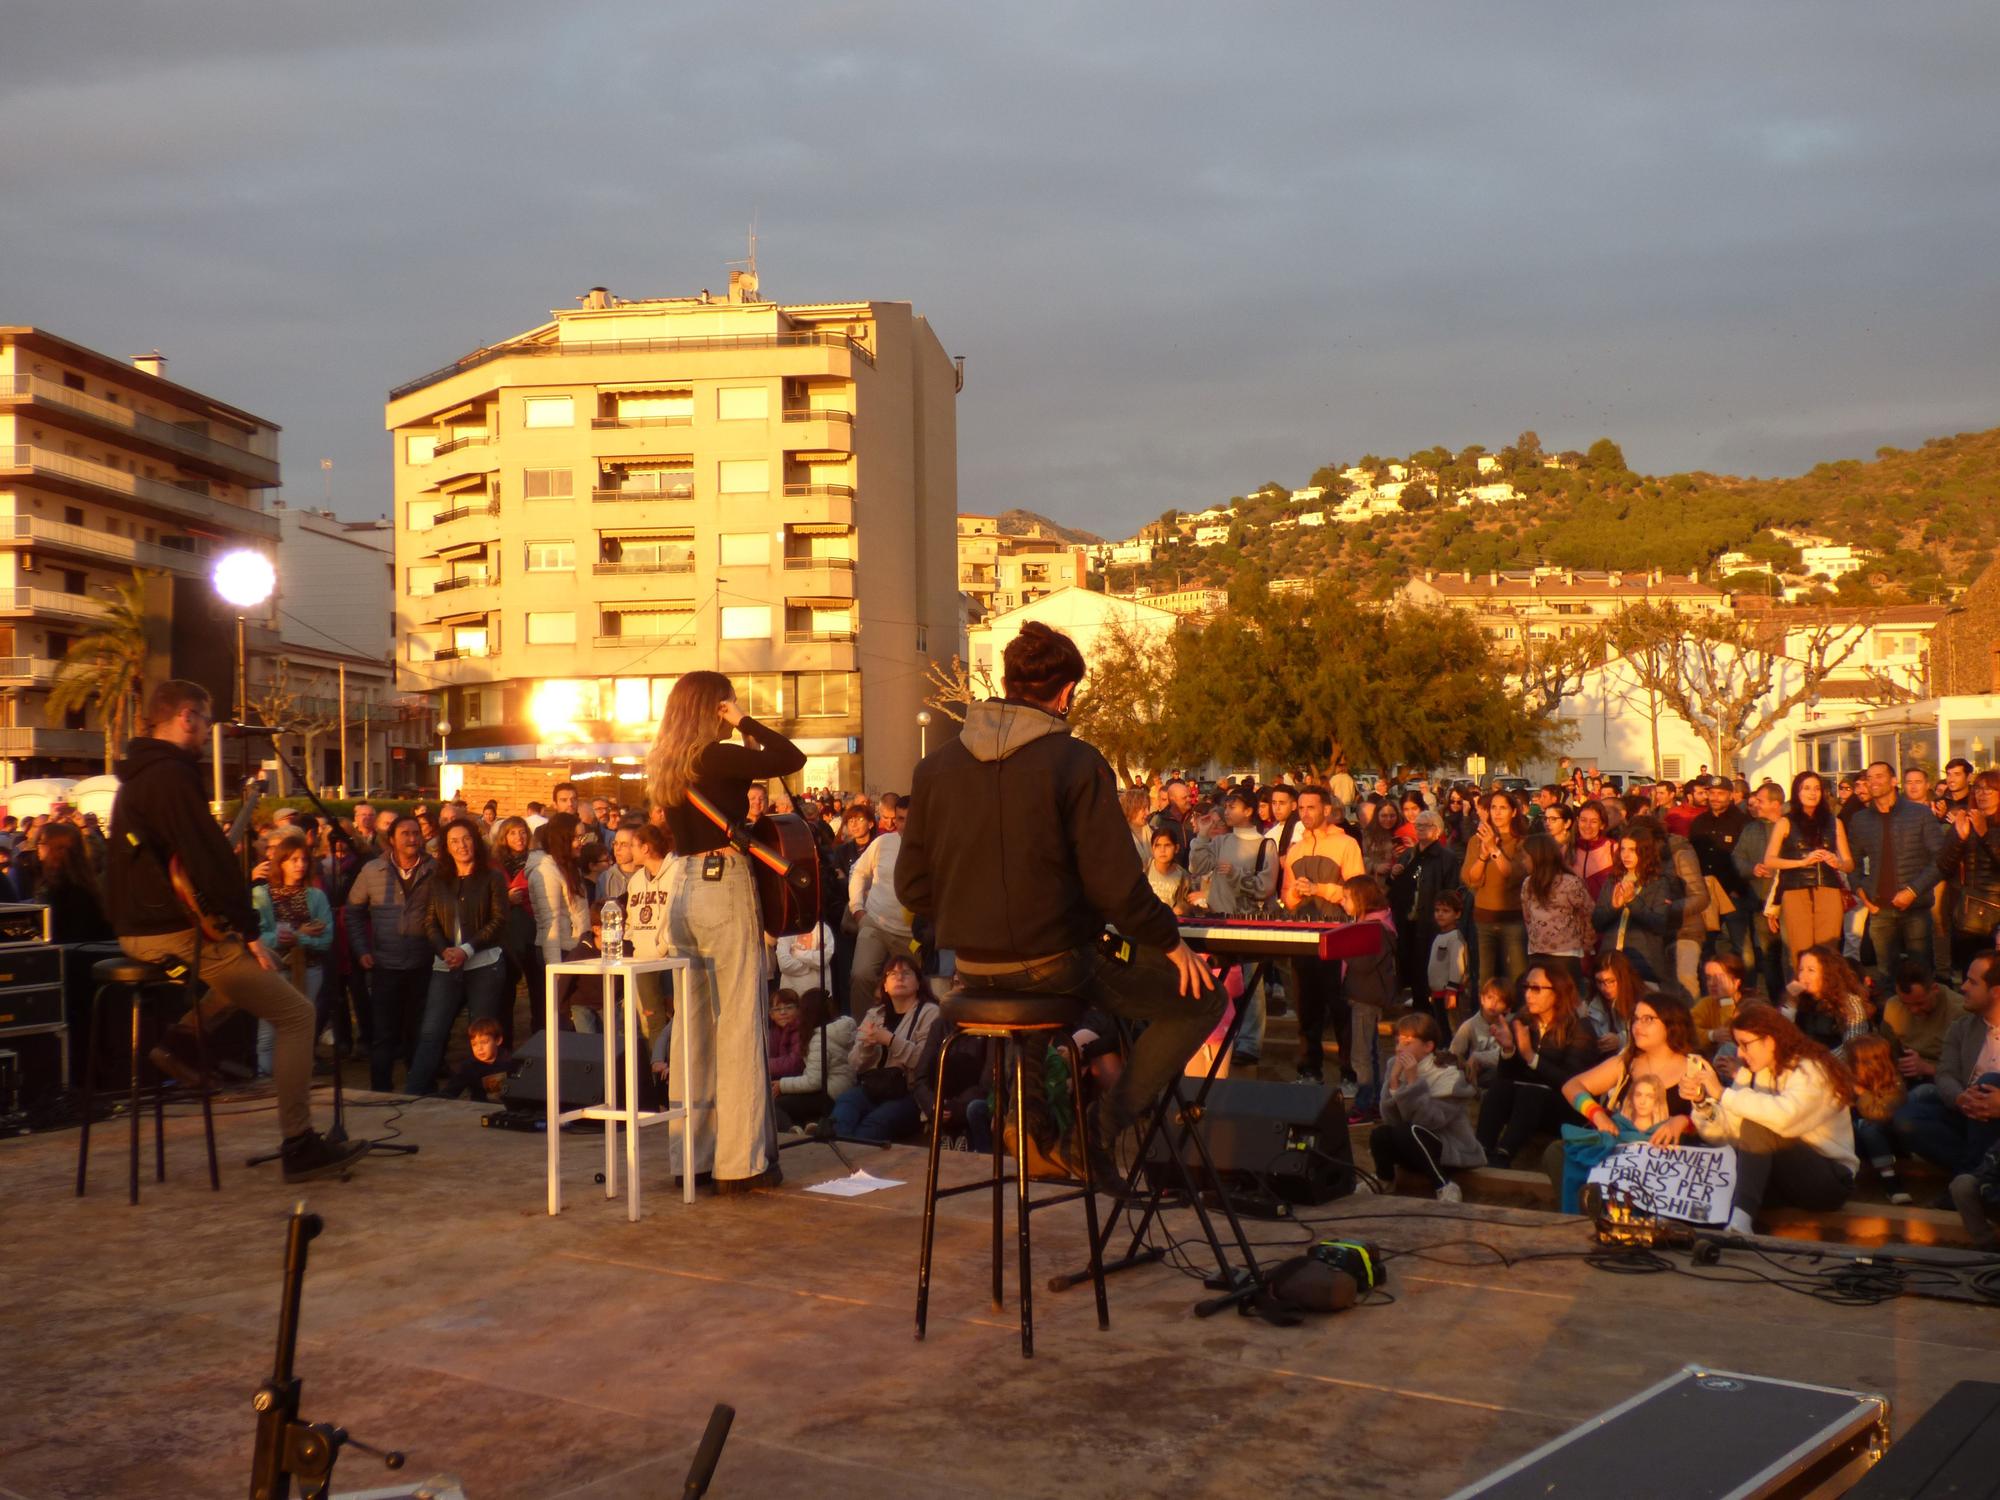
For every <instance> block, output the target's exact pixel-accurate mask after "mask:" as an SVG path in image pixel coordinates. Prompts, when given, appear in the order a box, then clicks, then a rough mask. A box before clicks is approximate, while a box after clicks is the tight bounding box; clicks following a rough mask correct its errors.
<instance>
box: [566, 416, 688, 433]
mask: <svg viewBox="0 0 2000 1500" xmlns="http://www.w3.org/2000/svg"><path fill="white" fill-rule="evenodd" d="M692 426H694V418H693V417H592V418H591V419H590V427H591V430H592V431H593V432H622V431H624V430H626V429H628V428H633V427H692Z"/></svg>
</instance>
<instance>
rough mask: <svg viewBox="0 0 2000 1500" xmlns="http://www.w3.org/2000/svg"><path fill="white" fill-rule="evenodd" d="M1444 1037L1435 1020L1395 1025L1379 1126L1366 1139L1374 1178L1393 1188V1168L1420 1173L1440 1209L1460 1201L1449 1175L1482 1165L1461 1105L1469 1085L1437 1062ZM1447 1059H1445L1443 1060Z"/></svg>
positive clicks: (1419, 1016)
mask: <svg viewBox="0 0 2000 1500" xmlns="http://www.w3.org/2000/svg"><path fill="white" fill-rule="evenodd" d="M1443 1038H1444V1033H1443V1032H1442V1031H1440V1030H1439V1029H1438V1023H1437V1019H1436V1018H1435V1017H1434V1016H1430V1015H1426V1014H1425V1013H1424V1012H1422V1011H1417V1012H1415V1013H1413V1014H1411V1015H1407V1016H1405V1017H1403V1019H1402V1020H1400V1021H1398V1022H1397V1023H1396V1055H1395V1056H1394V1057H1392V1058H1390V1059H1389V1066H1388V1069H1387V1073H1386V1076H1385V1077H1384V1078H1383V1080H1382V1121H1381V1123H1380V1124H1379V1125H1377V1126H1376V1127H1375V1128H1374V1130H1373V1131H1371V1132H1370V1133H1369V1136H1368V1146H1369V1149H1370V1150H1371V1151H1373V1152H1374V1154H1375V1175H1376V1176H1377V1177H1379V1178H1381V1179H1382V1183H1383V1186H1384V1187H1393V1186H1394V1185H1395V1181H1396V1168H1398V1167H1408V1168H1409V1169H1410V1170H1411V1171H1413V1172H1418V1173H1421V1174H1422V1175H1423V1176H1424V1178H1425V1179H1426V1180H1427V1181H1428V1182H1429V1183H1430V1184H1431V1191H1432V1192H1433V1193H1435V1194H1436V1196H1437V1198H1438V1200H1439V1201H1440V1202H1443V1203H1457V1202H1458V1201H1459V1200H1460V1196H1461V1195H1460V1193H1459V1188H1458V1184H1457V1183H1455V1182H1453V1181H1452V1180H1451V1179H1450V1178H1448V1177H1447V1176H1446V1175H1445V1173H1446V1171H1447V1170H1449V1169H1451V1168H1456V1167H1479V1166H1484V1165H1485V1164H1486V1153H1485V1152H1484V1151H1482V1150H1480V1147H1479V1137H1478V1135H1477V1134H1475V1133H1474V1131H1473V1129H1472V1117H1471V1116H1470V1115H1469V1114H1468V1113H1467V1112H1466V1107H1465V1103H1466V1101H1467V1100H1468V1099H1470V1098H1471V1097H1472V1083H1471V1081H1470V1080H1469V1079H1467V1078H1466V1076H1465V1074H1463V1073H1461V1072H1460V1071H1459V1070H1458V1068H1457V1067H1456V1066H1454V1065H1453V1064H1452V1063H1451V1062H1450V1061H1449V1060H1444V1061H1441V1060H1440V1058H1439V1054H1438V1043H1439V1042H1440V1041H1442V1040H1443ZM1447 1057H1448V1055H1447Z"/></svg>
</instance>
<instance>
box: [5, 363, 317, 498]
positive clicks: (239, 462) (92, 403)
mask: <svg viewBox="0 0 2000 1500" xmlns="http://www.w3.org/2000/svg"><path fill="white" fill-rule="evenodd" d="M9 396H11V397H15V398H17V399H18V398H26V399H28V400H32V401H47V402H50V403H51V404H53V405H56V406H65V407H68V408H69V409H70V410H71V411H75V412H81V413H82V414H83V415H84V416H87V417H89V418H91V419H92V420H93V421H97V422H101V423H103V424H104V425H105V426H107V427H116V428H118V429H119V430H121V431H123V432H129V433H131V434H132V435H133V436H134V437H141V438H144V439H146V440H147V441H148V442H153V443H158V444H160V445H161V446H162V447H167V448H174V449H177V450H179V451H180V452H182V453H188V454H192V455H194V456H196V457H198V458H205V459H208V460H210V461H211V462H214V463H218V464H227V465H228V466H230V467H231V468H232V469H234V470H235V471H236V472H237V473H239V474H242V475H244V476H245V477H246V478H249V479H250V480H251V481H252V482H253V483H254V484H255V485H257V486H259V487H263V486H268V485H274V484H276V483H277V482H278V460H277V458H276V457H275V456H274V455H273V454H270V453H264V452H260V451H259V450H257V449H256V448H253V447H250V446H248V445H247V444H243V443H233V442H230V441H228V440H227V439H223V438H214V437H210V436H209V435H208V434H207V433H205V432H196V431H194V430H193V429H192V428H188V427H183V426H181V425H180V424H179V423H178V422H167V421H162V420H161V419H160V418H158V417H149V416H147V415H145V414H144V413H143V412H136V411H133V410H132V409H131V408H130V407H129V406H121V405H119V404H118V403H117V402H116V401H104V400H101V399H99V398H98V397H96V396H86V395H85V394H84V393H83V392H82V391H73V390H71V389H70V388H69V387H68V386H66V385H60V384H58V383H57V382H55V381H53V380H50V379H48V378H47V377H46V376H42V375H0V397H9Z"/></svg>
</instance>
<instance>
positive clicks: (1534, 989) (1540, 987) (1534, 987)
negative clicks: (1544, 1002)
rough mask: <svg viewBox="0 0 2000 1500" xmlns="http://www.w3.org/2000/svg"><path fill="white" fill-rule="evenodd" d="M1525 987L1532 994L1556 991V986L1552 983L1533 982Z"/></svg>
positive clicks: (1547, 993) (1546, 993) (1548, 993)
mask: <svg viewBox="0 0 2000 1500" xmlns="http://www.w3.org/2000/svg"><path fill="white" fill-rule="evenodd" d="M1525 988H1526V989H1527V991H1528V993H1529V994H1531V995H1553V994H1554V993H1555V992H1556V987H1555V986H1554V985H1552V984H1531V985H1527V986H1525Z"/></svg>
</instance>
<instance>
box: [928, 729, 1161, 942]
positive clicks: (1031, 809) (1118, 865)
mask: <svg viewBox="0 0 2000 1500" xmlns="http://www.w3.org/2000/svg"><path fill="white" fill-rule="evenodd" d="M896 893H897V895H898V896H899V897H900V898H901V899H902V902H903V905H905V906H907V907H908V908H909V909H910V910H911V911H913V912H915V913H916V914H917V915H918V916H920V917H925V918H928V919H929V920H930V921H931V922H932V924H933V925H934V927H935V929H936V934H937V943H938V946H939V947H941V948H950V949H953V950H954V951H956V952H958V953H960V954H962V955H963V956H965V957H966V958H970V959H974V960H979V961H985V962H1004V961H1007V960H1009V959H1023V960H1025V959H1035V958H1046V957H1049V956H1051V955H1053V954H1057V953H1066V952H1069V951H1071V950H1073V949H1077V948H1084V947H1088V946H1090V945H1091V944H1093V943H1095V942H1096V941H1097V937H1098V934H1099V933H1100V932H1101V931H1102V930H1103V928H1104V927H1105V926H1106V925H1107V924H1109V925H1110V926H1112V927H1115V928H1117V929H1118V931H1120V932H1121V933H1123V934H1124V935H1125V936H1126V937H1129V938H1131V939H1132V940H1133V941H1135V942H1138V943H1142V944H1144V945H1145V946H1147V947H1149V948H1157V949H1159V950H1161V951H1162V952H1166V951H1169V950H1171V949H1172V948H1174V947H1175V946H1176V945H1177V944H1179V942H1180V929H1179V927H1178V926H1177V925H1176V923H1175V921H1174V914H1173V913H1172V912H1171V911H1169V910H1168V909H1167V908H1166V907H1165V906H1164V905H1162V904H1161V902H1160V899H1159V898H1158V897H1157V896H1155V895H1154V894H1153V892H1152V888H1151V887H1150V886H1148V885H1147V883H1146V877H1145V873H1144V872H1143V871H1142V870H1141V869H1140V868H1139V867H1138V866H1137V864H1136V863H1135V862H1134V861H1133V858H1132V834H1131V830H1130V829H1129V828H1128V827H1127V826H1126V823H1125V814H1124V812H1123V811H1122V809H1121V808H1120V806H1119V803H1118V784H1117V781H1116V779H1115V778H1114V777H1113V776H1112V774H1111V767H1110V766H1108V765H1107V764H1105V760H1104V757H1103V756H1102V755H1100V754H1098V753H1097V751H1096V750H1095V749H1093V748H1092V747H1091V746H1089V745H1086V744H1084V743H1083V742H1082V741H1081V740H1078V739H1076V738H1074V737H1073V736H1072V735H1071V734H1070V731H1069V725H1068V724H1067V723H1065V722H1064V721H1063V720H1062V719H1059V718H1057V717H1056V716H1055V715H1054V714H1051V713H1047V712H1045V711H1044V710H1042V709H1039V708H1036V707H1035V706H1034V705H1033V704H1031V703H1025V702H1022V701H1020V700H1018V699H1009V698H992V699H988V700H987V701H986V702H984V703H975V704H973V705H972V707H971V708H970V709H969V710H968V711H967V713H966V716H965V726H964V728H963V729H962V730H961V731H960V733H959V736H958V738H957V739H956V740H954V741H953V742H952V743H951V744H949V745H946V746H943V747H941V748H940V749H938V750H936V751H934V752H932V754H930V755H929V756H928V757H926V758H925V760H924V762H923V763H922V764H921V765H919V766H918V767H917V771H916V776H915V777H914V779H913V780H912V783H911V788H910V813H909V821H908V823H907V825H906V826H905V827H904V829H903V847H902V852H901V854H900V855H899V856H898V858H897V860H896Z"/></svg>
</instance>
